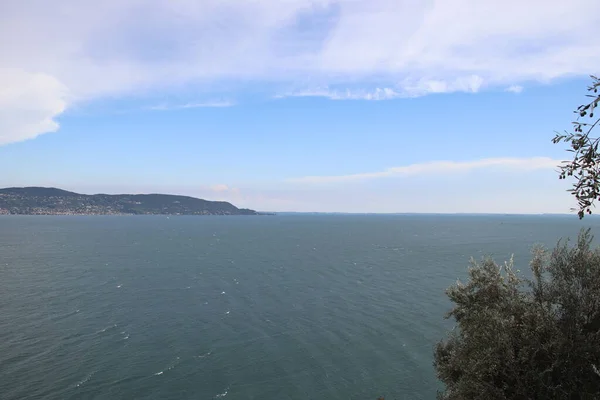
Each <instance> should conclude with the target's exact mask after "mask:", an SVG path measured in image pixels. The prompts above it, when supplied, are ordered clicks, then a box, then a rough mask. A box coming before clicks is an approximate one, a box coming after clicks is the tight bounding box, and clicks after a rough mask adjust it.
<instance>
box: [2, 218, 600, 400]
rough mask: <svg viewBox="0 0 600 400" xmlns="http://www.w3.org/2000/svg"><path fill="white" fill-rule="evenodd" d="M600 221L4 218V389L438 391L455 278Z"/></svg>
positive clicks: (264, 399)
mask: <svg viewBox="0 0 600 400" xmlns="http://www.w3.org/2000/svg"><path fill="white" fill-rule="evenodd" d="M584 226H585V227H588V226H591V227H593V229H594V231H597V228H598V227H600V219H595V218H586V219H585V220H583V221H579V220H578V219H577V217H575V216H528V217H524V216H436V215H427V216H425V215H397V216H391V215H390V216H375V215H351V216H350V215H281V216H265V217H170V218H167V217H164V216H147V217H146V216H144V217H26V216H18V217H17V216H14V217H12V216H7V217H2V218H0V257H1V258H0V398H2V399H5V400H9V399H111V400H112V399H216V398H221V399H223V400H234V399H244V400H245V399H260V400H270V399H273V400H275V399H277V400H282V399H311V400H316V399H361V400H375V399H376V398H377V397H378V396H380V395H385V396H386V398H389V399H434V398H435V392H436V389H438V388H439V387H440V385H439V383H438V382H437V380H436V377H435V372H434V370H433V367H432V350H433V347H434V345H435V343H436V342H437V341H438V340H440V339H441V338H443V337H444V335H445V332H446V331H447V330H448V329H449V328H451V327H452V324H451V322H450V321H445V320H444V319H443V315H444V314H445V312H446V311H448V309H449V306H450V304H449V302H448V301H447V299H446V297H445V295H444V289H445V288H446V287H448V286H449V285H451V284H452V283H454V282H455V281H456V279H457V278H464V277H465V276H466V267H467V266H468V260H469V258H470V257H471V256H474V257H475V258H481V257H482V256H484V255H492V256H494V258H496V259H497V260H498V261H503V260H505V259H508V258H509V257H510V255H511V254H512V253H514V254H515V261H516V263H517V266H518V268H520V269H522V270H526V269H527V268H528V260H529V250H530V248H531V246H532V245H533V244H534V243H536V242H541V243H545V244H547V245H549V246H553V245H554V244H555V243H556V241H557V240H558V239H559V238H560V237H565V236H571V237H573V238H574V237H575V236H576V235H577V233H578V231H579V229H581V228H582V227H584Z"/></svg>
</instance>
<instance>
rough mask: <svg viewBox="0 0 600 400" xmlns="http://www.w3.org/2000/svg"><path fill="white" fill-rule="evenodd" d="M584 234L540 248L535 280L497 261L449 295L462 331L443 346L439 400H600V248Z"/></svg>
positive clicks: (476, 268) (480, 267) (481, 266)
mask: <svg viewBox="0 0 600 400" xmlns="http://www.w3.org/2000/svg"><path fill="white" fill-rule="evenodd" d="M591 240H592V237H591V235H590V232H589V230H588V231H582V232H581V233H580V235H579V237H578V240H577V243H576V244H575V245H574V246H572V247H570V246H569V245H568V241H567V242H566V243H560V242H559V244H558V245H557V247H556V248H555V249H554V250H553V251H552V252H548V251H546V250H545V249H543V248H541V247H536V248H535V249H534V251H533V259H532V261H531V271H532V276H533V278H532V279H525V278H523V277H521V276H520V274H519V272H518V271H515V270H514V268H513V263H512V260H511V261H510V262H508V263H505V265H504V266H499V265H497V264H496V263H495V262H494V261H493V260H491V259H485V260H484V261H483V262H481V263H476V262H474V261H472V266H471V268H470V270H469V280H468V283H466V284H461V283H460V282H457V284H456V285H453V286H451V287H450V288H449V289H448V290H447V295H448V297H449V298H450V300H451V301H452V302H453V303H454V307H453V309H452V310H451V311H450V312H449V313H448V315H447V318H454V320H455V321H456V327H455V329H454V330H453V331H452V332H450V334H449V336H448V338H447V339H446V340H443V341H441V342H440V343H439V344H438V345H437V347H436V349H435V361H434V366H435V368H436V370H437V374H438V377H439V379H440V380H441V381H442V382H443V383H444V384H445V391H444V392H442V393H438V398H439V399H448V400H450V399H490V400H492V399H596V398H600V373H599V372H598V368H597V367H596V366H599V367H600V334H599V332H600V250H598V249H592V248H591Z"/></svg>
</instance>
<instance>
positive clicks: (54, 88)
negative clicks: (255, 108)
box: [0, 0, 600, 143]
mask: <svg viewBox="0 0 600 400" xmlns="http://www.w3.org/2000/svg"><path fill="white" fill-rule="evenodd" d="M598 33H600V2H598V1H596V0H573V1H571V2H558V1H554V2H547V1H541V0H530V1H528V2H523V1H517V0H502V1H501V0H490V1H478V0H427V1H421V2H415V1H412V0H249V1H243V2H241V1H237V0H203V1H197V0H105V1H102V2H96V1H91V0H61V1H59V2H50V1H46V0H21V1H5V2H1V3H0V54H2V57H0V112H1V113H2V114H1V116H2V118H0V120H1V121H2V125H1V126H0V132H2V137H1V139H0V140H1V142H0V143H10V142H15V141H20V140H25V139H29V138H33V137H35V136H37V135H39V134H42V133H45V132H51V131H54V130H56V129H57V128H58V123H57V119H56V118H57V116H59V115H60V114H61V113H62V112H64V111H65V109H67V108H68V107H69V106H70V105H72V104H73V103H77V102H85V101H92V100H94V99H98V98H102V97H107V96H150V95H152V96H154V97H155V98H156V97H158V98H160V94H161V93H166V92H169V91H180V90H190V91H192V92H193V93H196V94H198V96H199V100H197V101H194V102H195V103H202V102H204V100H202V99H206V98H214V97H212V96H211V95H212V94H215V92H221V93H222V92H228V93H237V92H239V91H240V90H244V88H247V87H248V84H252V85H259V86H260V87H261V88H267V90H268V91H270V92H271V93H272V95H277V94H279V95H281V96H286V95H307V94H309V93H312V94H313V95H320V96H325V97H329V98H333V99H340V100H341V99H366V100H382V99H390V98H396V97H401V96H421V95H426V94H429V93H448V92H455V91H466V92H477V91H479V90H481V89H482V88H486V87H495V86H501V87H515V88H516V87H517V85H522V84H524V83H526V82H528V81H532V80H535V81H543V82H547V81H551V80H552V79H555V78H560V77H569V76H577V75H587V74H589V73H593V72H597V69H598V65H600V44H598V41H597V40H594V39H593V38H595V37H596V36H597V34H598ZM252 85H250V86H252ZM261 90H262V89H261ZM204 94H206V96H204ZM203 96H204V97H203Z"/></svg>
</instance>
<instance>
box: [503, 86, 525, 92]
mask: <svg viewBox="0 0 600 400" xmlns="http://www.w3.org/2000/svg"><path fill="white" fill-rule="evenodd" d="M506 91H507V92H511V93H521V92H522V91H523V86H521V85H512V86H509V87H508V88H506Z"/></svg>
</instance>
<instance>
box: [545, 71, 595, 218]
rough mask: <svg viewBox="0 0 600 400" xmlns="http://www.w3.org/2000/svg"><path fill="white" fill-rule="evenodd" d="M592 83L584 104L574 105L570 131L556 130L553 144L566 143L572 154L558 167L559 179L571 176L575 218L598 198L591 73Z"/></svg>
mask: <svg viewBox="0 0 600 400" xmlns="http://www.w3.org/2000/svg"><path fill="white" fill-rule="evenodd" d="M591 78H592V84H591V85H590V86H589V87H588V92H589V94H588V95H587V97H588V98H590V101H589V102H588V103H585V104H582V105H580V106H579V107H577V110H575V113H576V115H577V118H576V120H575V121H574V122H573V132H564V133H562V134H561V133H557V134H556V136H555V137H554V139H552V142H553V143H560V142H565V143H568V145H569V148H568V149H567V151H569V152H571V153H572V154H573V156H572V159H571V160H568V161H565V162H564V164H563V165H562V166H561V167H560V172H559V178H560V179H566V178H567V177H573V178H575V182H574V184H573V187H572V189H571V190H570V192H571V193H572V194H573V195H574V196H575V198H576V199H577V203H578V207H579V209H578V210H577V214H578V215H579V218H583V216H584V215H585V214H586V213H587V214H591V213H592V207H593V206H594V202H595V201H596V200H600V153H599V152H598V144H599V142H600V137H594V136H592V131H593V130H594V128H595V127H596V126H597V125H599V121H600V116H597V115H596V116H594V110H595V109H596V108H597V107H598V105H599V104H600V95H598V88H600V79H599V78H598V77H596V76H592V77H591Z"/></svg>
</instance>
